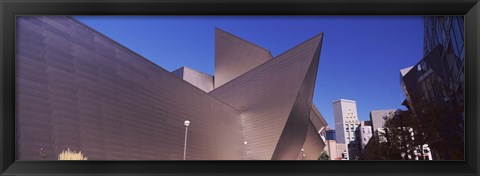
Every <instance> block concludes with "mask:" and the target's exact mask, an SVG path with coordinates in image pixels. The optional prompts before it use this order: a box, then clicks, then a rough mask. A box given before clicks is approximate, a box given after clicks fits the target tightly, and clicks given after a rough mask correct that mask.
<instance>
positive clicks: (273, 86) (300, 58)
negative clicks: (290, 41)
mask: <svg viewBox="0 0 480 176" xmlns="http://www.w3.org/2000/svg"><path fill="white" fill-rule="evenodd" d="M322 38H323V34H320V35H317V36H315V37H313V38H311V39H310V40H308V41H306V42H304V43H302V44H300V45H298V46H296V47H294V48H292V49H290V50H288V51H287V52H285V53H283V54H281V55H279V56H278V57H276V58H275V59H271V60H270V61H268V62H266V63H265V64H262V65H260V66H258V67H256V68H254V69H252V70H250V71H249V72H247V73H244V74H243V75H241V76H239V77H237V78H235V79H234V80H232V81H230V82H228V83H226V84H224V85H222V86H221V87H218V88H216V89H214V90H213V91H211V92H210V93H209V94H210V95H212V96H214V97H216V98H218V99H220V100H222V101H223V102H225V103H227V104H229V105H231V106H232V107H234V108H236V109H238V110H239V111H241V112H242V122H243V128H244V135H245V140H246V141H247V142H248V147H249V151H248V153H249V154H248V156H247V157H248V158H249V159H261V160H270V159H283V158H288V159H295V158H297V155H298V153H297V151H299V150H300V149H301V147H302V145H303V143H304V140H305V137H306V133H307V125H308V122H309V113H310V108H311V106H312V103H311V100H312V96H313V87H312V86H314V83H315V77H316V69H317V68H318V60H319V54H320V46H321V41H322ZM307 73H308V74H307ZM287 121H288V122H287ZM284 130H285V131H284ZM286 131H289V133H294V134H293V135H292V134H287V133H286ZM281 135H283V137H284V138H282V139H280V138H281V137H280V136H281ZM290 135H292V136H290ZM286 142H288V144H285V143H286ZM276 147H277V148H276ZM274 149H275V151H277V153H275V156H274Z"/></svg>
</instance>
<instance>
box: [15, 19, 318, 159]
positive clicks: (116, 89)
mask: <svg viewBox="0 0 480 176" xmlns="http://www.w3.org/2000/svg"><path fill="white" fill-rule="evenodd" d="M16 28H17V42H16V44H17V46H16V48H17V53H16V62H17V68H16V70H17V75H16V86H17V89H16V93H17V94H16V101H17V102H16V103H17V104H16V108H17V109H16V111H17V113H16V124H17V126H16V132H17V133H16V135H17V138H16V139H17V141H16V145H17V150H16V152H17V153H16V158H17V159H18V160H39V159H40V149H41V148H43V149H45V152H46V156H47V157H46V158H45V159H46V160H56V159H57V156H58V154H59V153H60V152H61V151H62V150H66V149H67V148H70V149H72V150H75V151H82V153H85V155H86V156H87V157H88V159H89V160H182V159H183V148H184V140H185V126H184V124H183V122H184V121H185V120H189V121H190V122H191V124H190V126H189V127H188V140H187V145H186V146H187V149H186V159H187V160H244V159H253V160H257V159H262V160H271V159H289V160H290V159H297V158H298V152H299V151H300V149H301V148H302V147H305V148H306V149H308V150H309V151H308V152H309V153H308V157H309V159H317V158H318V156H319V155H320V152H321V151H323V148H324V147H325V143H324V136H323V137H322V135H323V134H324V131H325V130H324V129H325V127H326V126H327V123H326V121H325V119H323V116H322V115H321V113H320V112H318V110H317V109H316V107H315V106H314V105H313V103H312V97H313V91H314V87H315V80H316V75H317V68H318V63H319V56H320V48H321V43H322V39H323V33H321V34H319V35H317V36H315V37H313V38H311V39H309V40H307V41H306V42H303V43H301V44H300V45H298V46H296V47H294V48H292V49H290V50H288V51H287V52H285V53H283V54H281V55H279V56H278V57H276V58H275V59H271V58H272V57H271V54H270V52H269V51H268V50H265V49H263V48H260V47H258V46H256V45H253V44H251V43H249V42H247V41H245V40H243V39H240V38H238V37H236V36H233V35H231V34H228V33H226V32H224V31H221V30H219V29H217V30H216V39H215V40H216V42H215V44H216V47H215V49H216V51H215V53H216V54H215V59H216V65H215V78H213V77H212V76H210V75H207V74H204V73H201V72H198V71H195V70H193V69H190V68H188V67H182V68H180V69H177V70H175V71H173V72H169V71H167V70H165V69H163V68H161V67H159V66H157V65H155V64H154V63H152V62H150V61H149V60H147V59H146V58H143V57H142V56H140V55H138V54H136V53H134V52H133V51H130V50H129V49H127V48H125V47H123V46H122V45H120V44H118V43H116V42H115V41H113V40H111V39H109V38H108V37H106V36H104V35H102V34H100V33H98V32H97V31H95V30H93V29H91V28H89V27H88V26H86V25H84V24H82V23H80V22H78V21H77V20H75V19H73V18H70V17H61V16H28V17H23V16H22V17H18V18H17V26H16ZM217 60H218V64H217ZM217 66H218V67H217ZM223 69H225V70H223ZM217 70H218V71H217ZM218 77H220V80H218V81H220V83H221V84H218V85H221V86H219V87H217V88H215V87H216V86H215V85H217V84H214V83H215V81H217V78H218ZM222 84H223V85H222ZM315 157H316V158H315Z"/></svg>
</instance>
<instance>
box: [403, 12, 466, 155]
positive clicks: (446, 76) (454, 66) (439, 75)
mask: <svg viewBox="0 0 480 176" xmlns="http://www.w3.org/2000/svg"><path fill="white" fill-rule="evenodd" d="M424 22H425V23H424V24H425V34H424V36H425V38H424V57H423V58H422V59H421V60H420V61H419V62H418V63H417V64H415V65H414V66H412V67H408V68H405V69H402V70H401V71H400V84H401V87H402V90H403V92H404V94H405V96H406V100H405V101H404V103H403V104H404V105H405V106H407V107H408V109H409V110H411V111H412V112H414V113H415V114H416V115H417V116H418V117H419V118H421V119H425V118H429V117H431V116H435V117H436V118H434V119H428V120H426V121H429V122H428V123H429V124H427V123H426V124H423V125H425V126H432V127H435V128H437V129H436V133H438V134H437V136H438V138H437V139H436V141H435V143H436V144H429V146H430V147H431V148H432V152H433V153H434V158H436V159H442V160H443V159H447V160H449V159H460V160H462V159H463V158H464V157H463V155H464V119H465V115H464V114H465V111H464V101H465V100H464V87H465V79H464V78H465V69H464V68H465V62H464V61H465V55H464V52H465V51H464V50H465V47H464V19H463V16H427V17H425V19H424ZM432 107H434V108H432ZM426 109H430V114H432V113H436V115H425V113H427V112H426ZM433 122H435V123H433ZM452 139H455V141H453V140H452ZM457 139H458V141H456V140H457ZM446 144H448V149H447V148H445V147H443V146H446Z"/></svg>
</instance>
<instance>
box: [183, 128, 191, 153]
mask: <svg viewBox="0 0 480 176" xmlns="http://www.w3.org/2000/svg"><path fill="white" fill-rule="evenodd" d="M183 125H185V145H184V146H183V160H185V156H186V154H187V133H188V125H190V121H188V120H185V122H183Z"/></svg>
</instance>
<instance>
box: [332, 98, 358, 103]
mask: <svg viewBox="0 0 480 176" xmlns="http://www.w3.org/2000/svg"><path fill="white" fill-rule="evenodd" d="M339 101H343V102H351V103H355V102H356V101H355V100H347V99H340V100H336V101H333V103H336V102H339Z"/></svg>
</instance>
